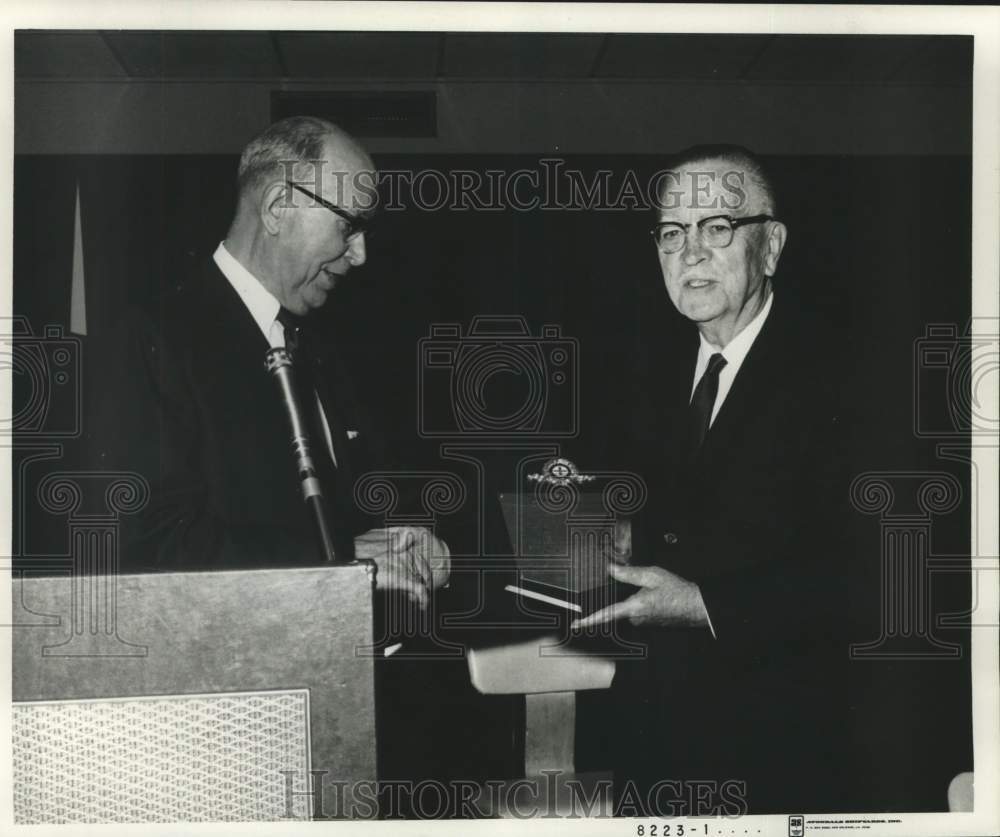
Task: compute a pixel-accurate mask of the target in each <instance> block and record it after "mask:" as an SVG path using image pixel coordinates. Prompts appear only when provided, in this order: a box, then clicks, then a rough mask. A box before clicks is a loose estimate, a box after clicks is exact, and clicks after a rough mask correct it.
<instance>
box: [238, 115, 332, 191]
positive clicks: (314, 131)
mask: <svg viewBox="0 0 1000 837" xmlns="http://www.w3.org/2000/svg"><path fill="white" fill-rule="evenodd" d="M340 133H341V130H340V129H339V128H338V127H337V126H336V125H334V124H333V123H332V122H327V121H326V120H325V119H319V118H318V117H315V116H291V117H289V118H288V119H282V120H281V121H280V122H275V123H274V124H273V125H270V126H268V127H267V128H266V129H265V130H264V131H262V132H261V133H260V134H258V135H257V136H256V137H254V138H253V139H252V140H250V142H249V143H247V146H246V148H244V149H243V154H242V155H241V156H240V167H239V170H238V173H237V185H238V187H239V193H240V195H244V194H247V193H249V192H250V191H252V190H254V189H257V188H259V187H261V186H263V185H264V184H265V183H266V182H267V181H268V180H271V179H274V178H277V177H286V176H288V175H289V174H290V173H291V172H290V169H291V168H292V167H294V166H296V165H297V164H298V163H308V162H312V161H319V160H320V159H321V158H322V157H323V146H324V143H325V142H326V140H327V138H328V137H329V136H330V135H331V134H340Z"/></svg>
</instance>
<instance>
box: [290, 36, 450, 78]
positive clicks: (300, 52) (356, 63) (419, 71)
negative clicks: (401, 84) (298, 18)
mask: <svg viewBox="0 0 1000 837" xmlns="http://www.w3.org/2000/svg"><path fill="white" fill-rule="evenodd" d="M275 39H276V41H277V43H278V48H279V51H280V53H281V58H282V62H283V63H284V66H285V68H286V70H287V72H288V75H289V76H292V77H295V78H324V79H337V78H357V79H363V78H375V79H394V78H398V79H402V80H405V79H408V78H409V79H424V78H433V77H434V75H435V73H436V71H437V65H438V53H439V51H440V43H441V36H440V35H437V34H433V33H431V34H428V33H424V32H415V33H411V32H278V33H276V34H275Z"/></svg>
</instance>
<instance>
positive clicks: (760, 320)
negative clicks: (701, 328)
mask: <svg viewBox="0 0 1000 837" xmlns="http://www.w3.org/2000/svg"><path fill="white" fill-rule="evenodd" d="M773 301H774V292H773V291H771V292H770V293H768V295H767V300H765V302H764V304H763V305H762V306H761V309H760V311H758V312H757V316H755V317H754V318H753V319H752V320H751V321H750V322H749V323H747V324H746V327H744V329H743V330H742V331H741V332H740V333H739V334H737V335H736V336H735V337H734V338H733V339H732V340H730V341H729V343H728V345H727V346H726V348H724V349H720V348H719V347H718V346H713V345H712V344H711V343H709V342H708V340H706V339H705V336H704V335H703V334H702V333H701V332H698V337H699V339H700V343H701V345H700V347H699V349H698V366H699V368H702V369H703V368H704V367H705V366H707V365H708V359H709V358H710V357H711V356H712V355H714V354H716V353H717V352H721V354H722V356H723V357H724V358H725V359H726V366H725V367H724V369H725V371H726V372H728V373H730V374H732V375H735V374H736V372H737V370H738V369H739V368H740V366H742V365H743V360H744V358H746V356H747V352H749V351H750V347H751V346H752V345H753V342H754V340H756V339H757V335H758V334H760V330H761V329H762V328H763V327H764V321H765V320H766V319H767V315H768V314H769V313H770V312H771V303H772V302H773Z"/></svg>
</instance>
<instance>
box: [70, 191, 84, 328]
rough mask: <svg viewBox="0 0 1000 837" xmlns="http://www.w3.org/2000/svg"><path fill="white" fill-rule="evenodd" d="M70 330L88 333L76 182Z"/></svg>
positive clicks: (78, 199) (78, 193)
mask: <svg viewBox="0 0 1000 837" xmlns="http://www.w3.org/2000/svg"><path fill="white" fill-rule="evenodd" d="M69 330H70V331H71V332H73V333H74V334H80V335H84V336H86V334H87V287H86V284H85V282H84V279H83V235H82V233H81V225H80V184H79V183H77V184H76V217H75V219H74V222H73V290H72V294H71V296H70V303H69Z"/></svg>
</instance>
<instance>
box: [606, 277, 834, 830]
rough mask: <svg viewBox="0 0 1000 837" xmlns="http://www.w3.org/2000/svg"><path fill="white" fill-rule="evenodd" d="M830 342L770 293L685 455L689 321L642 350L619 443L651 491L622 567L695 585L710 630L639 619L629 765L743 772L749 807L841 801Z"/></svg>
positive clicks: (624, 688)
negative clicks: (644, 359) (755, 331)
mask: <svg viewBox="0 0 1000 837" xmlns="http://www.w3.org/2000/svg"><path fill="white" fill-rule="evenodd" d="M836 345H837V344H836V342H835V341H834V340H832V338H831V337H829V336H828V335H824V332H823V330H822V329H819V330H818V329H817V328H816V324H815V323H811V322H808V321H806V320H804V319H802V317H801V314H800V312H798V311H796V310H793V309H791V308H788V307H786V306H784V305H783V304H782V300H781V299H780V298H779V297H778V296H777V295H776V297H775V300H774V302H773V306H772V310H771V312H770V314H769V316H768V319H767V320H766V322H765V324H764V327H763V329H762V330H761V332H760V334H759V335H758V336H757V339H756V340H755V342H754V344H753V346H752V347H751V349H750V351H749V353H748V355H747V357H746V358H745V360H744V362H743V365H742V366H741V368H740V370H739V372H738V374H737V376H736V379H735V381H734V382H733V386H732V388H731V390H730V391H729V393H728V396H727V398H726V400H725V402H724V403H723V405H722V407H721V409H720V411H719V413H718V415H717V417H716V419H715V421H714V423H713V425H712V428H711V430H710V432H709V434H708V437H707V439H706V441H705V444H704V446H703V447H702V449H701V451H700V453H699V454H698V455H697V456H696V457H695V458H694V459H693V460H692V458H691V453H690V444H689V439H688V434H689V430H688V401H689V398H690V394H691V387H692V380H693V374H694V367H695V360H696V356H697V351H698V336H697V332H696V331H695V329H694V328H690V329H689V330H687V333H685V334H684V335H682V337H681V338H680V339H679V340H678V341H676V342H675V343H674V344H672V345H668V346H665V347H663V349H664V350H665V351H664V355H665V356H661V357H651V358H649V373H648V374H647V375H645V376H644V377H645V381H644V382H643V383H642V384H641V388H640V392H641V393H642V397H641V398H640V404H639V406H638V408H637V409H636V411H635V417H636V419H635V422H636V424H635V427H634V428H633V434H632V437H631V438H632V439H633V440H634V442H635V450H634V453H633V457H634V458H633V467H635V468H636V469H637V470H638V471H639V473H642V474H643V475H644V477H645V479H646V481H647V484H648V487H649V499H648V501H647V503H646V505H645V508H644V511H643V512H642V513H640V515H639V516H638V517H637V519H636V520H635V521H634V534H633V551H634V555H633V559H632V562H633V563H634V564H640V565H645V564H658V565H660V566H663V567H666V568H667V569H670V570H671V571H673V572H675V573H677V574H678V575H680V576H682V577H684V578H687V579H689V580H692V581H695V582H696V583H697V584H698V585H699V587H700V589H701V592H702V596H703V598H704V600H705V604H706V607H707V609H708V612H709V615H710V618H711V621H712V625H713V626H714V628H715V631H716V634H717V637H716V638H712V636H711V634H710V633H709V631H708V630H707V629H706V630H688V629H645V630H642V629H636V630H635V637H636V638H637V639H640V640H642V641H644V642H647V643H648V644H649V650H650V654H649V659H648V660H644V661H641V662H639V663H623V664H620V666H619V675H618V677H617V679H616V684H615V685H616V690H617V691H618V694H619V696H620V697H621V698H622V699H623V700H624V701H625V704H626V706H628V707H630V708H631V709H630V713H629V714H630V717H631V718H632V719H633V722H632V723H633V726H632V729H631V734H629V735H628V736H627V737H623V742H624V743H625V746H624V748H623V750H622V752H621V753H620V758H619V760H618V761H619V765H618V766H619V774H620V775H621V776H623V777H633V778H636V779H639V780H641V781H643V782H645V783H646V784H647V785H648V784H649V783H651V782H655V781H657V780H659V779H664V778H667V779H670V778H673V779H680V780H692V779H715V780H716V781H719V782H722V781H725V780H726V779H734V780H737V781H745V782H746V799H747V802H748V804H749V808H750V811H751V812H752V813H753V812H767V811H782V810H787V811H791V810H793V809H798V808H801V809H805V810H810V809H811V808H810V805H812V804H815V805H817V806H820V808H822V807H823V806H824V805H834V806H836V805H837V804H838V803H837V801H836V800H837V799H839V798H841V797H842V795H843V792H844V785H843V778H844V777H842V776H838V775H837V770H838V769H839V768H840V765H841V763H842V755H843V753H842V748H841V747H840V743H839V741H838V736H839V737H840V738H841V739H842V738H843V720H842V716H843V713H844V710H845V709H846V707H845V705H844V701H845V700H846V698H845V697H844V695H843V694H842V693H841V692H842V690H843V689H844V677H843V673H842V669H843V665H844V663H845V662H846V659H847V642H846V639H845V635H844V630H843V628H842V617H843V614H844V608H845V607H846V606H847V602H846V599H845V598H844V595H843V583H844V576H845V571H844V555H843V553H842V552H839V548H838V546H837V542H838V538H839V536H840V534H841V531H842V527H843V521H844V520H845V517H844V515H845V514H846V504H847V500H848V482H847V478H846V474H845V473H842V472H841V470H842V469H841V466H842V464H843V462H844V459H843V456H842V455H841V453H840V451H841V450H842V441H841V439H842V432H841V426H840V425H841V420H840V415H839V412H840V400H839V388H838V386H837V376H836V373H835V370H834V368H833V367H832V366H831V365H830V364H828V363H827V361H828V360H829V359H830V358H829V357H828V355H829V354H830V353H831V350H833V351H835V350H836ZM820 808H817V809H816V810H819V809H820ZM689 813H697V812H694V811H692V812H689Z"/></svg>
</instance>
